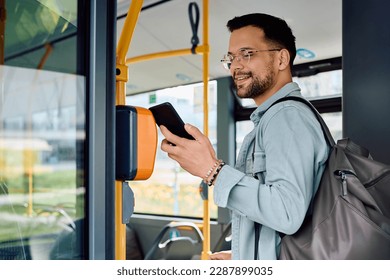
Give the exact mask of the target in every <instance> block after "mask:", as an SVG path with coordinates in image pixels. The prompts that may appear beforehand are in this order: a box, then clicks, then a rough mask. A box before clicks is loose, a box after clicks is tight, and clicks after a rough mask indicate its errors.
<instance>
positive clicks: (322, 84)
mask: <svg viewBox="0 0 390 280" xmlns="http://www.w3.org/2000/svg"><path fill="white" fill-rule="evenodd" d="M293 81H294V82H296V83H297V84H298V85H299V87H300V88H301V93H302V95H303V96H304V97H306V98H307V99H309V100H310V99H319V98H324V97H325V98H326V97H332V96H341V94H342V70H341V69H340V70H334V71H327V72H321V73H318V74H316V75H312V76H308V77H293ZM240 102H241V104H242V106H244V107H256V104H255V102H254V101H253V99H249V98H245V99H241V101H240Z"/></svg>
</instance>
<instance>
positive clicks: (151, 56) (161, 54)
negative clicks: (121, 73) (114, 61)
mask: <svg viewBox="0 0 390 280" xmlns="http://www.w3.org/2000/svg"><path fill="white" fill-rule="evenodd" d="M195 52H196V54H204V53H205V47H204V46H198V47H196V49H195ZM184 55H193V54H192V52H191V49H179V50H172V51H165V52H157V53H151V54H145V55H140V56H136V57H131V58H128V59H126V64H132V63H137V62H142V61H147V60H153V59H160V58H167V57H174V56H184Z"/></svg>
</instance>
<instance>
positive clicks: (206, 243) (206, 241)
mask: <svg viewBox="0 0 390 280" xmlns="http://www.w3.org/2000/svg"><path fill="white" fill-rule="evenodd" d="M208 18H209V2H208V0H203V46H204V53H203V116H204V118H203V130H204V134H205V135H206V136H208V132H209V129H208V128H209V118H208V112H209V107H208V100H209V98H208V97H209V94H208V93H209V54H210V51H209V21H208ZM209 254H210V205H209V200H208V197H207V198H206V199H205V200H204V201H203V251H202V255H201V259H202V260H208V258H209Z"/></svg>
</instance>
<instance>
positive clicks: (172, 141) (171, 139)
mask: <svg viewBox="0 0 390 280" xmlns="http://www.w3.org/2000/svg"><path fill="white" fill-rule="evenodd" d="M160 131H161V133H162V135H164V137H165V139H166V140H167V141H168V142H169V143H170V144H174V145H176V144H177V143H178V142H179V141H180V139H181V137H179V136H177V135H175V134H173V133H172V132H170V131H169V130H168V128H166V127H165V126H163V125H161V126H160Z"/></svg>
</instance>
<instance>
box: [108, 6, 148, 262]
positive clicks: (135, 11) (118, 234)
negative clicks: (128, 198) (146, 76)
mask: <svg viewBox="0 0 390 280" xmlns="http://www.w3.org/2000/svg"><path fill="white" fill-rule="evenodd" d="M142 4H143V0H133V1H131V5H130V7H129V11H128V13H127V16H126V19H125V23H124V26H123V29H122V32H121V36H120V38H119V42H118V46H117V51H116V72H117V73H116V97H115V99H116V105H125V104H126V82H127V80H128V67H127V66H126V54H127V51H128V49H129V46H130V43H131V39H132V37H133V33H134V29H135V26H136V24H137V21H138V17H139V14H140V12H141V8H142ZM114 191H115V259H117V260H125V259H126V225H125V224H123V223H122V181H118V180H117V181H115V189H114Z"/></svg>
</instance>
